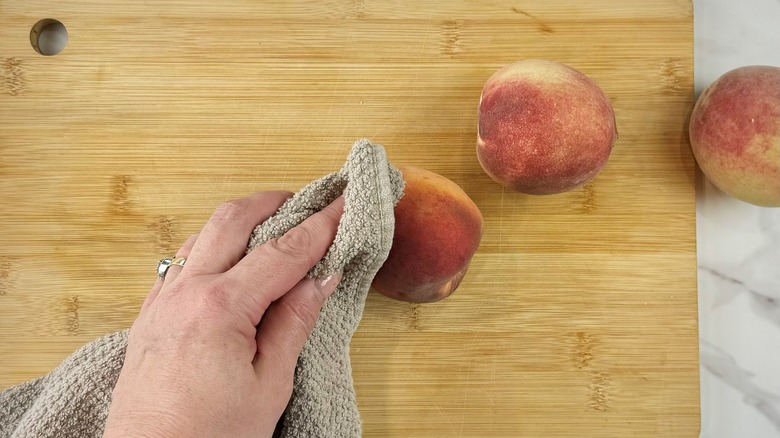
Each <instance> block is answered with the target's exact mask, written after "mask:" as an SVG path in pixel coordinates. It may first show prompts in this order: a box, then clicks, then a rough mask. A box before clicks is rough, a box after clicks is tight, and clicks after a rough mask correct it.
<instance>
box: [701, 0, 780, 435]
mask: <svg viewBox="0 0 780 438" xmlns="http://www.w3.org/2000/svg"><path fill="white" fill-rule="evenodd" d="M693 3H694V71H695V75H694V76H695V79H694V80H695V87H696V94H697V96H698V94H699V93H701V91H702V90H703V89H704V88H706V86H707V85H709V84H710V83H712V82H713V81H715V80H716V79H717V78H718V77H719V76H720V75H722V74H723V73H725V72H727V71H729V70H731V69H734V68H736V67H741V66H744V65H754V64H763V65H775V66H778V67H780V0H742V1H735V0H694V2H693ZM697 237H698V252H699V324H700V328H699V336H700V348H701V350H700V354H701V404H702V405H701V408H702V423H701V437H702V438H721V437H723V438H725V437H729V438H732V437H740V438H742V437H745V438H764V437H780V208H761V207H755V206H752V205H750V204H746V203H743V202H741V201H738V200H736V199H732V198H729V197H727V196H726V195H724V194H723V193H722V192H720V191H719V190H718V189H717V188H715V187H714V186H713V185H712V184H711V183H709V182H708V181H702V184H701V185H700V186H699V187H698V188H697Z"/></svg>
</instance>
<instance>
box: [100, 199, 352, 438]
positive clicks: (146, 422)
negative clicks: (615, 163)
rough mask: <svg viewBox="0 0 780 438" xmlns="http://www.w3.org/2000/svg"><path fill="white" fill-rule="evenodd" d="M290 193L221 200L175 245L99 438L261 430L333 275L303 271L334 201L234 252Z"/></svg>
mask: <svg viewBox="0 0 780 438" xmlns="http://www.w3.org/2000/svg"><path fill="white" fill-rule="evenodd" d="M290 195H291V194H290V193H288V192H260V193H256V194H254V195H252V196H250V197H247V198H243V199H239V200H235V201H231V202H228V203H226V204H223V205H221V206H220V207H219V208H218V209H217V210H216V211H215V213H214V214H213V215H212V216H211V218H210V219H209V221H208V222H207V223H206V225H205V226H204V228H203V229H202V230H201V232H200V233H199V234H197V235H195V236H192V237H190V238H189V239H188V240H187V242H186V243H185V244H184V245H183V246H182V248H181V249H180V250H179V252H178V253H177V254H176V256H177V257H186V258H187V262H186V264H185V266H184V267H183V268H181V267H178V266H171V267H170V268H169V270H168V273H167V274H166V276H165V279H164V280H158V281H157V283H156V284H155V285H154V287H153V288H152V290H151V292H150V293H149V296H148V297H147V298H146V301H145V302H144V303H143V305H142V307H141V312H140V314H139V316H138V318H137V319H136V321H135V322H134V324H133V326H132V327H131V329H130V333H129V338H128V346H127V353H126V357H125V362H124V366H123V368H122V372H121V373H120V375H119V380H118V381H117V384H116V387H115V388H114V392H113V400H112V403H111V407H110V409H109V415H108V421H107V424H106V430H105V435H104V436H105V437H118V436H151V437H157V436H166V437H168V436H182V437H184V436H186V437H198V436H230V437H240V436H253V437H257V436H269V437H270V436H271V435H272V434H273V431H274V428H275V426H276V424H277V421H278V420H279V418H280V417H281V415H282V413H283V412H284V409H285V407H286V405H287V402H288V401H289V399H290V395H291V394H292V385H293V375H294V373H295V366H296V361H297V358H298V356H299V354H300V352H301V349H302V348H303V345H304V343H305V342H306V339H307V337H308V336H309V334H310V333H311V331H312V329H313V328H314V324H315V322H316V319H317V315H318V313H319V311H320V309H321V307H322V305H323V303H324V302H325V300H326V299H327V298H328V297H329V296H330V294H332V293H333V291H334V290H335V289H336V286H337V284H338V281H339V279H340V277H339V275H335V276H333V277H329V278H326V279H306V278H305V275H306V273H307V272H308V271H309V269H311V268H312V266H314V265H315V264H316V263H317V262H318V261H319V260H320V259H321V258H322V257H323V256H324V255H325V253H326V251H327V250H328V247H329V246H330V245H331V243H332V242H333V239H334V237H335V235H336V229H337V226H338V222H339V218H340V216H341V214H342V212H343V206H344V201H343V198H338V199H337V200H336V201H334V202H333V203H332V204H330V205H329V206H328V207H327V208H325V209H324V210H322V211H321V212H318V213H316V214H314V215H312V216H311V217H309V218H308V219H306V220H305V221H304V222H303V223H301V224H300V225H298V226H297V227H295V228H293V229H291V230H290V231H288V232H287V233H286V234H285V235H284V236H282V237H280V238H279V239H274V240H271V241H268V242H266V243H264V244H262V245H260V246H258V247H256V248H255V249H254V250H253V251H252V252H250V253H249V254H247V255H246V256H244V253H245V251H246V248H247V243H248V240H249V236H250V234H251V233H252V230H253V229H254V228H255V226H256V225H257V224H259V223H261V222H263V221H265V220H266V219H267V218H268V217H270V216H271V215H273V214H274V213H275V212H276V210H277V209H278V208H279V207H280V206H281V204H282V203H283V202H284V201H285V200H286V199H287V198H288V197H289V196H290ZM261 320H262V322H261Z"/></svg>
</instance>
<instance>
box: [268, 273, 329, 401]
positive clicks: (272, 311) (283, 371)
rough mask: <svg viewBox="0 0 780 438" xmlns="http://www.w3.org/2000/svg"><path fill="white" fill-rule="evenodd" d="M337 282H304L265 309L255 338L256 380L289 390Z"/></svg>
mask: <svg viewBox="0 0 780 438" xmlns="http://www.w3.org/2000/svg"><path fill="white" fill-rule="evenodd" d="M340 280H341V273H338V274H334V275H331V276H329V277H326V278H318V279H313V278H305V279H303V280H301V281H300V282H299V283H298V284H297V285H295V286H294V287H293V288H292V289H291V290H290V291H289V292H287V293H286V294H284V295H283V296H282V297H280V298H279V299H277V300H276V301H274V302H273V303H272V304H271V306H270V307H268V310H267V311H266V313H265V315H264V316H263V320H262V321H261V322H260V326H259V327H258V329H257V335H256V338H255V339H256V341H257V356H256V358H255V363H254V367H255V372H256V373H257V375H258V376H259V377H260V378H262V379H268V380H269V381H268V382H267V383H271V384H275V383H278V384H280V385H284V387H286V388H288V389H289V388H290V384H291V382H292V379H293V376H294V374H295V366H296V363H297V361H298V356H299V355H300V354H301V350H303V345H304V344H305V343H306V339H308V337H309V335H311V332H312V330H314V324H315V323H316V322H317V316H318V315H319V313H320V310H321V309H322V305H323V304H324V303H325V300H326V299H328V297H329V296H330V295H331V294H332V293H333V291H335V290H336V286H337V285H338V283H339V281H340ZM271 379H273V381H270V380H271ZM287 396H288V398H289V394H287ZM286 401H287V399H285V400H284V402H285V403H286Z"/></svg>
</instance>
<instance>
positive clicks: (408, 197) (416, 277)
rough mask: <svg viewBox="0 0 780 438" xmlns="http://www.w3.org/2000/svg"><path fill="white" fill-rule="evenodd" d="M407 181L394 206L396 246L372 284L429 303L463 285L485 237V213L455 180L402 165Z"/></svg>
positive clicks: (399, 296) (390, 293)
mask: <svg viewBox="0 0 780 438" xmlns="http://www.w3.org/2000/svg"><path fill="white" fill-rule="evenodd" d="M399 169H400V170H401V173H402V174H403V177H404V180H405V181H406V188H405V189H404V196H403V197H402V198H401V200H400V201H399V202H398V204H397V205H396V207H395V234H394V236H393V246H392V248H391V249H390V254H389V256H388V257H387V260H386V261H385V263H384V265H382V268H381V269H380V270H379V272H378V273H377V275H376V277H374V282H373V286H374V289H376V290H377V291H378V292H380V293H381V294H383V295H385V296H387V297H390V298H395V299H397V300H401V301H408V302H412V303H429V302H433V301H438V300H441V299H443V298H446V297H448V296H450V294H452V292H454V291H455V289H457V287H458V285H460V282H461V280H462V279H463V277H464V276H465V275H466V271H467V270H468V267H469V263H470V262H471V258H472V257H473V255H474V253H475V252H476V251H477V248H478V247H479V242H480V240H481V239H482V213H481V212H480V211H479V208H478V207H477V206H476V205H475V204H474V202H473V201H472V200H471V198H469V196H468V195H467V194H466V193H465V192H464V191H463V190H462V189H461V188H460V186H458V185H457V184H455V183H454V182H452V181H451V180H449V179H447V178H445V177H443V176H441V175H437V174H436V173H433V172H430V171H428V170H425V169H421V168H418V167H412V166H400V167H399Z"/></svg>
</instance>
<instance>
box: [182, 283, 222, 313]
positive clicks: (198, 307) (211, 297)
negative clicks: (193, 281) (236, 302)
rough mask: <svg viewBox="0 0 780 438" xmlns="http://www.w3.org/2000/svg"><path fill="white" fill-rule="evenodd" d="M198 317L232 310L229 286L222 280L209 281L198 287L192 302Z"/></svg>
mask: <svg viewBox="0 0 780 438" xmlns="http://www.w3.org/2000/svg"><path fill="white" fill-rule="evenodd" d="M190 305H191V308H192V310H193V313H194V315H195V316H196V317H204V318H206V317H210V316H213V315H221V314H223V313H225V312H226V311H229V310H230V302H229V300H228V294H227V287H226V285H225V284H224V283H222V282H208V283H206V284H203V285H201V286H200V287H199V288H198V291H197V293H196V294H195V295H194V297H193V298H192V300H191V302H190Z"/></svg>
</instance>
